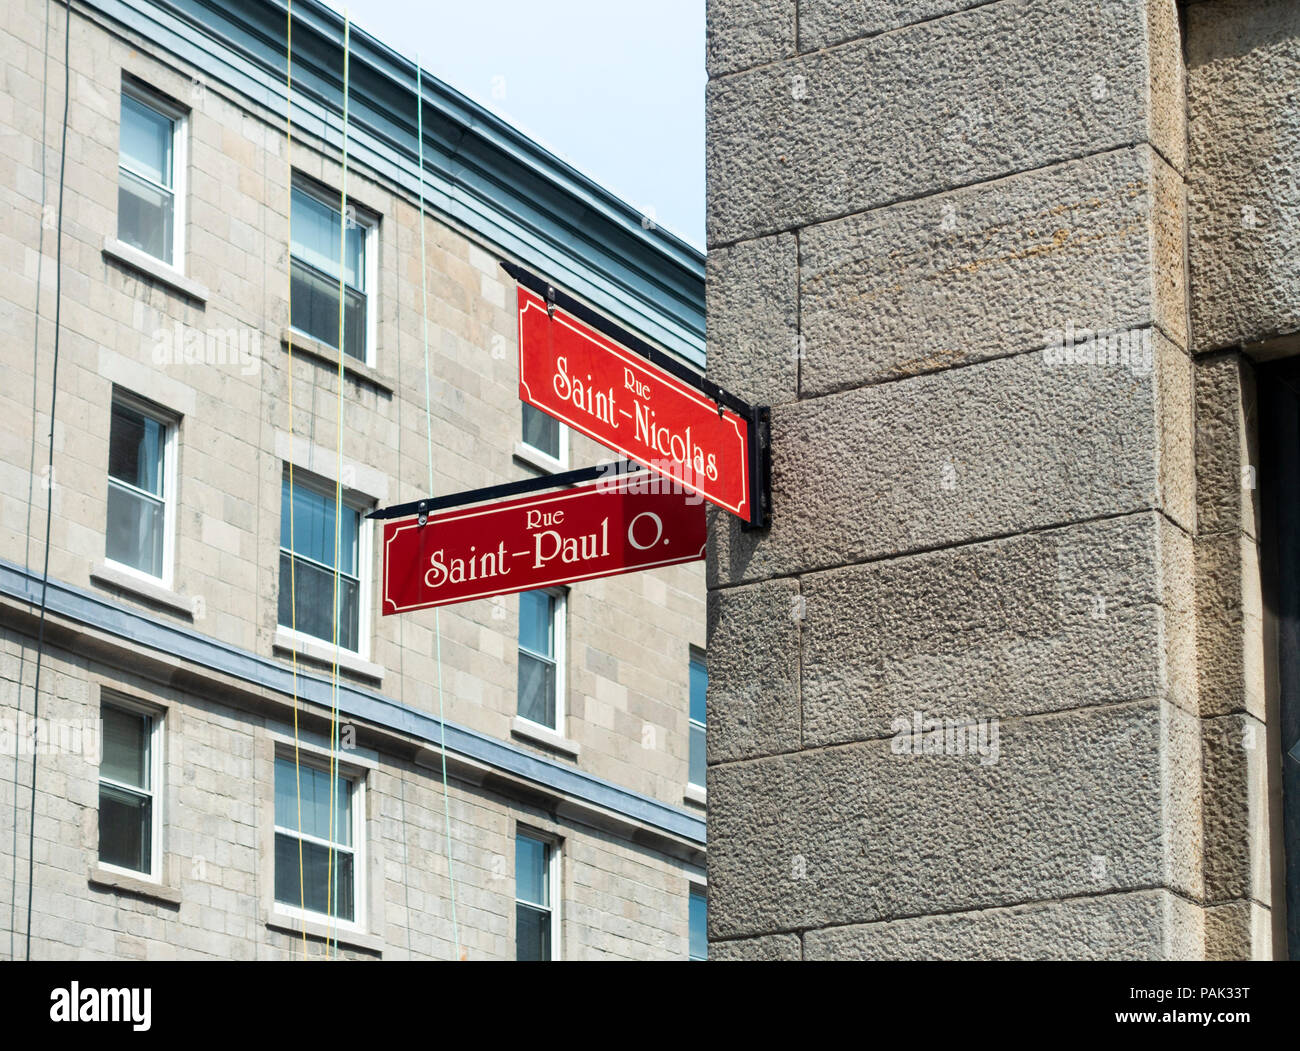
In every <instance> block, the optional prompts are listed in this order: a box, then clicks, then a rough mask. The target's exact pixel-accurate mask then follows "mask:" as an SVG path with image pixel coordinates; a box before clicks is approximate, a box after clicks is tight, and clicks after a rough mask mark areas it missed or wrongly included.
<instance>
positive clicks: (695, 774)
mask: <svg viewBox="0 0 1300 1051" xmlns="http://www.w3.org/2000/svg"><path fill="white" fill-rule="evenodd" d="M708 688H709V670H708V666H707V665H706V664H705V663H704V656H703V654H697V653H692V654H691V758H690V773H689V775H688V778H689V780H690V783H691V784H693V785H696V786H697V787H699V788H703V787H704V774H705V764H704V698H705V695H706V693H707V692H708Z"/></svg>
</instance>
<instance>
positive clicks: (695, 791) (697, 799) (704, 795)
mask: <svg viewBox="0 0 1300 1051" xmlns="http://www.w3.org/2000/svg"><path fill="white" fill-rule="evenodd" d="M682 798H683V799H684V800H685V801H686V802H688V803H695V804H696V805H698V806H708V805H709V793H708V790H707V789H704V788H701V787H700V786H699V785H687V786H686V791H685V792H683V793H682Z"/></svg>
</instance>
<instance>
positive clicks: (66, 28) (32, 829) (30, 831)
mask: <svg viewBox="0 0 1300 1051" xmlns="http://www.w3.org/2000/svg"><path fill="white" fill-rule="evenodd" d="M71 42H72V0H65V2H64V22H63V131H62V140H61V142H60V145H59V211H58V219H57V221H56V223H55V230H54V237H55V243H54V360H53V362H52V365H51V373H50V458H49V464H48V467H49V475H48V479H49V483H50V484H49V486H48V488H47V489H46V490H45V491H46V493H47V494H48V495H47V497H46V500H45V568H44V569H43V570H42V572H41V622H40V627H39V628H37V631H36V679H35V682H34V683H33V686H32V791H31V820H30V821H29V822H28V825H27V945H26V950H25V954H26V958H27V959H28V960H30V959H31V958H32V890H33V888H34V886H35V882H34V881H35V876H36V852H35V851H36V760H37V752H38V749H37V747H36V736H37V734H38V733H39V726H40V717H41V658H42V656H43V655H44V651H45V611H46V598H47V595H48V592H49V586H50V522H51V520H52V518H53V514H54V410H55V407H56V403H57V399H58V396H59V330H60V325H61V317H60V311H61V308H62V306H63V175H64V170H65V169H66V167H67V163H66V162H67V158H68V98H69V96H70V94H71V91H70V76H69V72H68V63H69V60H70V57H71V46H70V45H71ZM42 218H43V217H42ZM19 695H20V696H21V691H20V694H19ZM17 860H18V859H17V858H15V859H14V861H15V864H16V863H17Z"/></svg>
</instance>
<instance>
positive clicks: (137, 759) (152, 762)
mask: <svg viewBox="0 0 1300 1051" xmlns="http://www.w3.org/2000/svg"><path fill="white" fill-rule="evenodd" d="M100 719H101V727H100V732H101V738H100V744H101V752H100V760H99V862H100V864H101V865H106V866H109V867H112V868H115V869H122V870H125V871H128V872H133V873H137V874H140V875H144V876H147V877H150V878H157V876H158V872H159V868H160V866H159V863H158V858H159V845H160V844H159V840H160V839H161V834H160V831H161V824H160V817H161V815H160V813H159V807H158V804H157V801H156V798H155V796H156V793H157V784H158V772H159V769H160V763H159V751H160V749H159V747H158V743H159V742H158V738H159V736H160V735H161V725H162V720H161V718H159V717H158V716H155V715H152V714H150V713H148V712H145V711H142V710H140V709H137V708H135V707H131V706H128V705H124V704H123V705H117V704H104V705H102V706H101V708H100Z"/></svg>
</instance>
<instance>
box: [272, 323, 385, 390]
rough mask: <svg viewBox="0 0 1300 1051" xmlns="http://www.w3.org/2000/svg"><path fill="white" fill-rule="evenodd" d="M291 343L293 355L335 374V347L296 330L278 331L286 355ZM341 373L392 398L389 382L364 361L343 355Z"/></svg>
mask: <svg viewBox="0 0 1300 1051" xmlns="http://www.w3.org/2000/svg"><path fill="white" fill-rule="evenodd" d="M290 342H292V343H293V352H294V353H295V354H305V355H306V356H307V357H309V358H312V359H313V360H315V361H318V362H320V363H321V364H323V365H328V366H329V367H330V368H331V369H333V370H334V371H335V372H337V371H338V367H339V352H338V348H337V347H327V346H326V345H325V344H324V343H322V342H320V340H316V339H312V338H311V336H308V335H305V334H304V333H302V332H298V331H297V330H291V329H287V328H282V329H281V330H280V346H281V347H283V348H284V350H285V352H286V353H288V350H289V344H290ZM343 372H344V374H345V375H348V376H351V377H352V378H353V379H357V380H361V381H363V382H365V383H368V384H370V386H372V387H375V388H376V389H378V390H380V391H383V393H385V394H387V395H388V396H389V397H392V395H393V392H394V389H395V388H394V386H393V384H392V382H391V381H390V380H388V379H387V378H385V377H384V376H382V375H380V373H379V372H378V371H377V370H376V369H374V368H372V367H371V366H369V365H367V364H366V363H365V362H364V361H361V360H359V359H357V358H353V357H349V356H348V355H346V354H345V355H343Z"/></svg>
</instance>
